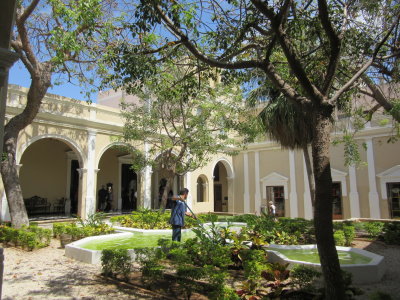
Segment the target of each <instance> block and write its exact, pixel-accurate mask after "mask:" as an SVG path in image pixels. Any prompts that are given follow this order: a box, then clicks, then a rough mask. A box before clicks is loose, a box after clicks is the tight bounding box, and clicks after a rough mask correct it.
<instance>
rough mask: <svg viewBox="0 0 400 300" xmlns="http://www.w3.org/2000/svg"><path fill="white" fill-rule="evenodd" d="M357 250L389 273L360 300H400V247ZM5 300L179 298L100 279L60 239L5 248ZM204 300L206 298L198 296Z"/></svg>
mask: <svg viewBox="0 0 400 300" xmlns="http://www.w3.org/2000/svg"><path fill="white" fill-rule="evenodd" d="M354 246H355V247H357V248H362V249H365V250H368V251H371V252H374V253H377V254H379V255H383V256H384V257H385V263H386V266H387V270H386V273H385V276H384V277H383V279H382V281H381V282H380V283H377V284H369V285H359V286H358V287H359V288H361V289H362V290H364V291H365V294H364V295H361V296H359V297H358V299H368V296H369V295H370V294H371V293H372V292H374V291H376V290H380V291H382V292H385V293H387V294H390V295H391V296H392V298H393V299H399V300H400V246H387V245H385V244H384V243H381V242H370V241H368V240H356V241H355V244H354ZM4 253H5V261H4V279H3V300H11V299H32V300H33V299H82V300H83V299H85V300H89V299H113V298H114V299H118V300H119V299H177V297H176V295H168V296H163V295H161V294H159V293H154V292H152V291H149V290H147V289H146V288H145V287H144V286H140V280H133V281H132V282H134V283H135V285H129V284H124V283H119V282H118V281H115V280H110V279H106V278H103V277H102V276H100V273H101V271H100V266H98V265H90V264H85V263H82V262H78V261H75V260H73V259H70V258H68V257H66V256H65V255H64V249H61V248H60V247H59V241H58V240H52V242H51V245H50V247H47V248H43V249H39V250H36V251H32V252H27V251H23V250H21V249H17V248H5V250H4ZM195 298H197V299H204V297H195Z"/></svg>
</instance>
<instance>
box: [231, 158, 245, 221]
mask: <svg viewBox="0 0 400 300" xmlns="http://www.w3.org/2000/svg"><path fill="white" fill-rule="evenodd" d="M243 160H244V159H243V153H240V154H238V155H236V156H234V157H233V168H234V169H235V179H234V180H233V188H234V191H235V203H234V212H235V213H243V212H244V203H243V194H244V174H243Z"/></svg>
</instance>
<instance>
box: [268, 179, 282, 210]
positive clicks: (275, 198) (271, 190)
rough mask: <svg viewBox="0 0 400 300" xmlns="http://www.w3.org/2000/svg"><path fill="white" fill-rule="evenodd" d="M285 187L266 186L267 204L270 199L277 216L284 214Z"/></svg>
mask: <svg viewBox="0 0 400 300" xmlns="http://www.w3.org/2000/svg"><path fill="white" fill-rule="evenodd" d="M284 191H285V189H284V187H283V186H267V205H268V206H269V205H270V203H271V201H272V203H273V204H274V205H275V214H276V216H277V217H284V216H285V192H284Z"/></svg>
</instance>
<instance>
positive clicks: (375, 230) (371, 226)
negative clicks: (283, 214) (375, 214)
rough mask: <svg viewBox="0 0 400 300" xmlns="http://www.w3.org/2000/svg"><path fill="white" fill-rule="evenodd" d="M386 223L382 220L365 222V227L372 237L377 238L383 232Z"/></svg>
mask: <svg viewBox="0 0 400 300" xmlns="http://www.w3.org/2000/svg"><path fill="white" fill-rule="evenodd" d="M384 225H385V224H384V223H382V222H366V223H363V227H364V229H365V231H367V233H368V236H369V238H371V239H376V238H377V237H378V236H379V235H380V234H381V233H382V231H383V227H384Z"/></svg>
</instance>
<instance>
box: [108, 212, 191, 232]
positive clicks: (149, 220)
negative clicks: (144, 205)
mask: <svg viewBox="0 0 400 300" xmlns="http://www.w3.org/2000/svg"><path fill="white" fill-rule="evenodd" d="M170 217H171V213H170V212H167V211H165V212H163V211H161V210H150V209H140V210H138V211H133V212H132V213H131V214H130V215H124V216H116V217H112V218H111V222H113V223H114V222H118V223H120V224H121V226H124V227H132V228H142V229H167V228H171V225H170V224H169V219H170ZM188 219H189V218H186V220H188Z"/></svg>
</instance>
